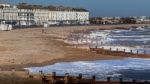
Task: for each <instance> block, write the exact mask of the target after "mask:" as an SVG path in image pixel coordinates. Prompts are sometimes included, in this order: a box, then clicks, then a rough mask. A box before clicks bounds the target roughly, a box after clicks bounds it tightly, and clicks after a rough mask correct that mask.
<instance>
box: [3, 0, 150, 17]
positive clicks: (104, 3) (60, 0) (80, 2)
mask: <svg viewBox="0 0 150 84" xmlns="http://www.w3.org/2000/svg"><path fill="white" fill-rule="evenodd" d="M0 1H2V0H0ZM3 1H9V2H12V3H17V2H27V3H32V4H46V5H48V4H50V5H62V6H71V7H83V8H85V9H87V10H89V11H90V16H150V0H3Z"/></svg>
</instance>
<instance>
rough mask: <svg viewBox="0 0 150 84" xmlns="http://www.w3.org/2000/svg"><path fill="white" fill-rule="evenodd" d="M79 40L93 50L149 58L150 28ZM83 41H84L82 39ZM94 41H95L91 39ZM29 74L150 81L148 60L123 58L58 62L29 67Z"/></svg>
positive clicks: (105, 32) (108, 32) (99, 32)
mask: <svg viewBox="0 0 150 84" xmlns="http://www.w3.org/2000/svg"><path fill="white" fill-rule="evenodd" d="M82 37H84V38H80V39H78V42H79V43H82V42H85V41H86V42H89V43H90V45H92V46H98V47H104V48H105V49H109V48H112V50H114V51H115V50H117V48H118V49H119V50H120V51H123V50H124V49H126V52H130V50H133V53H136V51H137V50H138V52H139V53H145V54H150V28H149V27H138V28H130V29H128V30H123V29H114V30H93V31H90V33H88V34H85V35H84V36H82ZM85 37H86V38H85ZM93 38H94V39H93ZM25 69H27V70H29V72H30V73H39V71H43V72H44V73H52V72H56V73H57V74H58V75H64V74H65V73H70V74H71V75H74V76H78V75H79V74H80V73H82V74H83V77H85V78H91V77H92V76H93V75H95V76H96V80H106V78H107V77H111V78H112V79H113V80H119V78H123V79H124V80H128V81H129V80H133V79H134V80H150V59H144V58H124V59H116V60H96V61H76V62H61V63H55V64H53V65H48V66H43V67H28V68H25Z"/></svg>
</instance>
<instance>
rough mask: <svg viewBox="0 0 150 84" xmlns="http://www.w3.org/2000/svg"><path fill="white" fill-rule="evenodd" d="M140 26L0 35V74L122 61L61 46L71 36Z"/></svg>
mask: <svg viewBox="0 0 150 84" xmlns="http://www.w3.org/2000/svg"><path fill="white" fill-rule="evenodd" d="M130 26H144V25H143V24H139V25H135V24H134V25H132V24H131V25H103V26H67V27H65V26H64V27H49V28H47V29H46V30H45V31H46V33H42V29H43V28H29V29H18V30H12V31H0V68H1V69H2V70H10V69H19V70H20V69H21V68H24V67H30V66H43V65H48V64H53V63H56V62H63V61H79V60H80V61H81V60H82V61H84V60H101V59H121V58H123V57H119V56H110V55H109V56H108V55H102V54H96V53H94V52H90V51H89V50H88V49H80V48H75V47H74V46H73V45H70V44H67V43H64V42H63V40H65V39H66V38H67V36H68V35H69V34H71V33H72V32H80V31H85V30H90V29H114V28H124V29H127V28H129V27H130Z"/></svg>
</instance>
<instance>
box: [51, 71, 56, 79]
mask: <svg viewBox="0 0 150 84" xmlns="http://www.w3.org/2000/svg"><path fill="white" fill-rule="evenodd" d="M52 78H53V80H55V79H56V72H53V73H52Z"/></svg>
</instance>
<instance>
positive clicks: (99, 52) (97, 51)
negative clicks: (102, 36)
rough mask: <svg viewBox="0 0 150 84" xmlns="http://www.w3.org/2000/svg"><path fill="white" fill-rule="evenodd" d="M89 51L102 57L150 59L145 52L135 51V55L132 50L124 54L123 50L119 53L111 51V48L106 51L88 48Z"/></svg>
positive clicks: (117, 50)
mask: <svg viewBox="0 0 150 84" xmlns="http://www.w3.org/2000/svg"><path fill="white" fill-rule="evenodd" d="M89 49H90V51H91V52H95V53H97V54H103V55H111V56H125V57H150V55H149V54H146V52H145V51H144V52H143V53H139V51H138V50H137V51H136V53H133V50H130V52H126V49H124V50H123V51H119V49H116V51H112V48H110V49H109V50H108V49H104V47H102V48H97V47H95V48H91V47H89Z"/></svg>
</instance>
